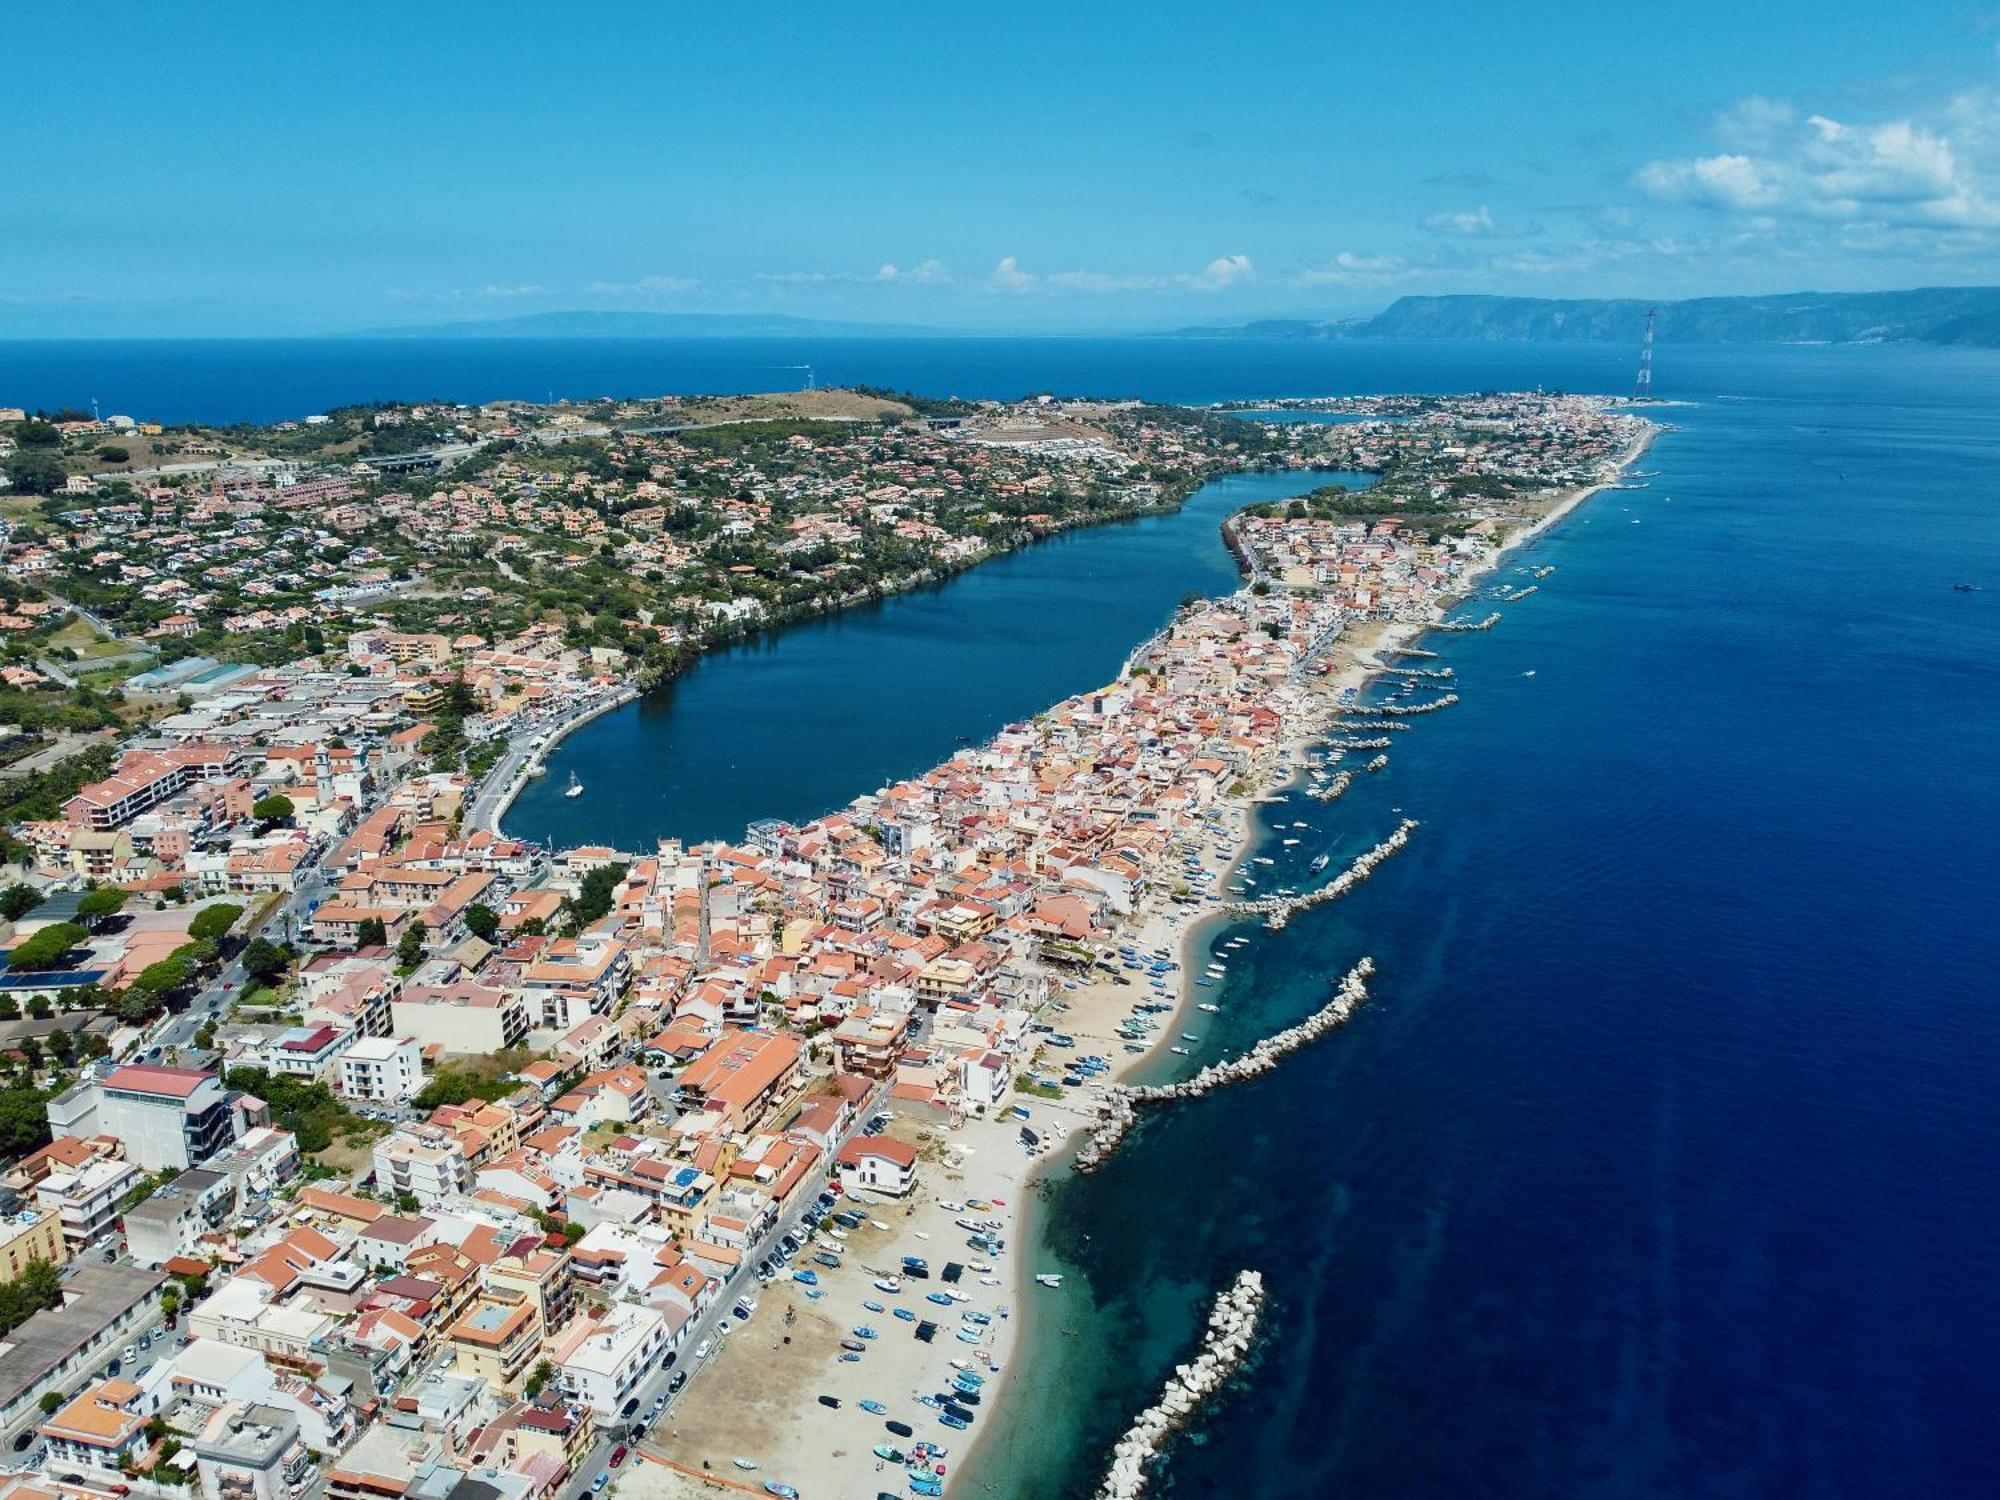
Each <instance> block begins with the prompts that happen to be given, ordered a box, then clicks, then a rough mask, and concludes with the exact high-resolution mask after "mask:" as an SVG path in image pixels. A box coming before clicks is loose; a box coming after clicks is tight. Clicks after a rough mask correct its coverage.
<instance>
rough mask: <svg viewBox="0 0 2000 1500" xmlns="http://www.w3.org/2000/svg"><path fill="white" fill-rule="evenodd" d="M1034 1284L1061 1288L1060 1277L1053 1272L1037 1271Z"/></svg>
mask: <svg viewBox="0 0 2000 1500" xmlns="http://www.w3.org/2000/svg"><path fill="white" fill-rule="evenodd" d="M1035 1284H1036V1285H1037V1286H1061V1285H1062V1277H1061V1276H1059V1275H1057V1274H1056V1273H1055V1272H1054V1271H1037V1272H1036V1273H1035Z"/></svg>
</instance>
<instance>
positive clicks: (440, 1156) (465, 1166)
mask: <svg viewBox="0 0 2000 1500" xmlns="http://www.w3.org/2000/svg"><path fill="white" fill-rule="evenodd" d="M374 1156H375V1186H376V1187H377V1188H378V1189H380V1190H381V1191H383V1192H386V1193H390V1194H396V1193H414V1194H415V1195H416V1197H417V1201H418V1202H420V1203H422V1204H423V1205H424V1206H425V1207H434V1206H435V1205H436V1204H437V1202H438V1200H439V1199H441V1198H447V1197H450V1196H451V1195H453V1194H455V1193H469V1192H471V1191H472V1164H471V1163H470V1162H469V1161H467V1160H466V1156H465V1146H464V1143H463V1142H461V1141H460V1140H459V1138H458V1137H457V1136H455V1135H453V1134H452V1133H451V1132H450V1131H448V1130H441V1129H439V1128H438V1127H437V1126H435V1125H406V1126H404V1127H403V1128H402V1129H400V1130H398V1131H397V1132H396V1133H395V1134H394V1135H390V1136H385V1137H384V1138H383V1139H381V1140H379V1141H377V1142H376V1143H375V1152H374Z"/></svg>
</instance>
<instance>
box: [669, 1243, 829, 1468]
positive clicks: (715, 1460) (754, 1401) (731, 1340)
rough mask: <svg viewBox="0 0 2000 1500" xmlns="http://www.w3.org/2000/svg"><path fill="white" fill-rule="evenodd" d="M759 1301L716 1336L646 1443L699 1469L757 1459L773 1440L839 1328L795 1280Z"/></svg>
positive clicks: (812, 1382)
mask: <svg viewBox="0 0 2000 1500" xmlns="http://www.w3.org/2000/svg"><path fill="white" fill-rule="evenodd" d="M761 1301H762V1304H763V1305H762V1306H760V1307H759V1308H758V1309H757V1315H756V1317H754V1318H753V1319H751V1320H750V1322H749V1323H747V1324H746V1325H744V1326H743V1327H742V1328H740V1329H738V1330H737V1331H736V1332H735V1333H732V1334H730V1335H729V1336H728V1338H726V1339H721V1340H718V1342H719V1343H720V1344H721V1345H722V1348H721V1350H720V1352H719V1353H718V1354H716V1356H715V1357H714V1358H713V1359H712V1360H711V1361H710V1362H709V1365H708V1367H707V1368H706V1369H704V1370H703V1371H702V1373H701V1378H700V1379H699V1380H696V1381H693V1382H692V1383H691V1384H690V1385H689V1386H688V1389H687V1392H686V1394H685V1395H683V1396H682V1397H681V1399H680V1400H679V1401H678V1402H676V1403H675V1405H674V1408H673V1411H672V1413H671V1414H670V1415H669V1417H668V1420H667V1423H666V1425H665V1426H664V1428H656V1429H655V1430H654V1432H653V1434H652V1437H651V1438H650V1440H649V1441H648V1444H647V1446H648V1447H649V1448H650V1449H652V1450H653V1451H654V1452H656V1453H658V1454H660V1455H661V1456H662V1457H665V1458H670V1459H673V1460H676V1461H677V1462H680V1463H683V1464H688V1465H690V1466H692V1467H694V1468H697V1469H698V1468H700V1467H701V1462H702V1460H703V1459H707V1460H708V1461H709V1463H710V1464H711V1465H713V1466H715V1467H717V1468H723V1467H727V1465H728V1463H729V1460H730V1459H731V1458H734V1457H737V1456H739V1455H740V1456H742V1457H745V1458H758V1457H759V1456H761V1455H764V1454H768V1453H770V1452H772V1451H773V1450H774V1449H776V1448H777V1447H778V1446H779V1443H780V1441H781V1439H782V1438H783V1437H784V1436H785V1435H786V1434H787V1433H789V1432H790V1430H791V1429H792V1428H793V1427H794V1426H795V1425H796V1423H797V1420H798V1416H799V1410H800V1408H801V1407H803V1406H807V1405H810V1404H811V1403H812V1401H813V1399H814V1397H816V1396H817V1395H818V1394H819V1393H820V1390H821V1382H822V1381H823V1380H824V1378H825V1375H826V1371H827V1369H828V1367H829V1366H831V1365H833V1364H834V1362H835V1358H836V1356H837V1355H838V1354H839V1352H840V1340H841V1338H842V1336H843V1333H844V1330H843V1329H842V1328H841V1326H840V1325H838V1324H836V1323H835V1322H834V1321H833V1319H832V1318H830V1317H828V1316H827V1315H826V1314H825V1313H823V1312H821V1311H820V1310H819V1307H818V1305H817V1304H816V1303H814V1302H812V1301H810V1300H808V1299H807V1298H806V1296H805V1295H804V1289H803V1288H802V1287H800V1286H799V1285H798V1283H796V1282H788V1283H783V1284H782V1286H781V1285H780V1284H774V1285H772V1286H771V1287H769V1288H767V1289H766V1291H765V1293H764V1295H763V1297H762V1299H761ZM787 1310H789V1311H791V1313H792V1314H793V1320H792V1321H791V1322H790V1323H789V1324H788V1323H787V1322H786V1321H785V1314H786V1312H787ZM787 1339H789V1340H790V1342H789V1343H787V1342H786V1340H787Z"/></svg>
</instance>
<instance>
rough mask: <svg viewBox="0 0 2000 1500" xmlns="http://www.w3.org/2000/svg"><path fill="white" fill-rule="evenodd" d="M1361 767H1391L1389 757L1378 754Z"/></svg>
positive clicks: (1378, 769) (1380, 768)
mask: <svg viewBox="0 0 2000 1500" xmlns="http://www.w3.org/2000/svg"><path fill="white" fill-rule="evenodd" d="M1361 769H1362V770H1364V771H1386V770H1388V769H1389V757H1388V756H1386V755H1378V756H1376V757H1375V758H1374V759H1373V760H1371V761H1369V762H1368V764H1367V765H1365V766H1363V767H1362V768H1361Z"/></svg>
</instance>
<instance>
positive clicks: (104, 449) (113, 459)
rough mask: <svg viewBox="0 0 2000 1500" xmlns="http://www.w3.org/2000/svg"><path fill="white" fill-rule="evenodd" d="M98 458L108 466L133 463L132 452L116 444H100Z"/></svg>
mask: <svg viewBox="0 0 2000 1500" xmlns="http://www.w3.org/2000/svg"><path fill="white" fill-rule="evenodd" d="M97 456H98V457H99V458H101V459H103V460H104V461H105V462H106V463H108V464H124V463H130V462H131V461H132V450H131V449H130V448H121V447H119V446H118V445H117V444H116V443H100V444H98V447H97Z"/></svg>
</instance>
